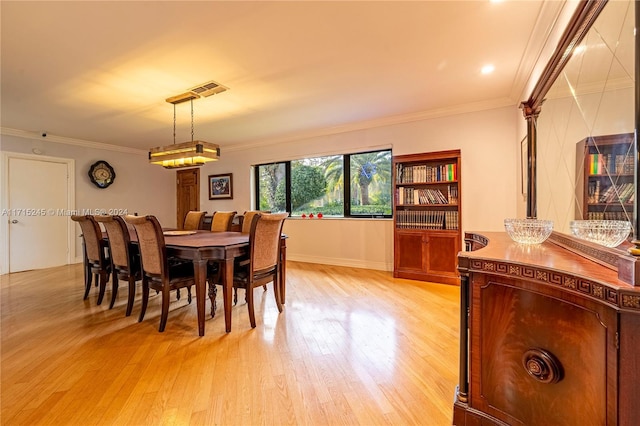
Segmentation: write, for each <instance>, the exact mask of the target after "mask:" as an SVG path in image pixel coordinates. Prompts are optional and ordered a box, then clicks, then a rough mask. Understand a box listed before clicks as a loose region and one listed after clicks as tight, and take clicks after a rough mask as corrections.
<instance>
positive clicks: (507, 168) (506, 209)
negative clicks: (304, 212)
mask: <svg viewBox="0 0 640 426" xmlns="http://www.w3.org/2000/svg"><path fill="white" fill-rule="evenodd" d="M514 114H519V115H514ZM514 117H521V113H520V111H519V110H518V109H517V107H515V106H513V107H506V108H499V109H493V110H487V111H480V112H475V113H465V114H458V115H452V116H448V117H440V118H433V119H428V120H421V121H415V122H409V123H403V124H396V125H389V126H383V127H375V128H369V129H365V130H358V131H352V132H345V133H339V134H334V135H329V136H322V137H316V138H310V139H305V140H297V141H291V142H286V143H280V144H272V145H268V146H256V147H253V148H250V149H246V148H245V149H241V150H240V149H236V150H231V149H229V150H227V149H225V147H224V146H223V147H222V155H221V160H220V161H218V162H215V163H209V164H207V165H205V166H204V167H203V168H202V169H201V172H200V173H201V178H202V184H201V188H200V189H201V193H200V200H201V210H206V211H208V212H209V213H211V212H214V211H216V210H236V211H238V212H239V213H241V212H243V211H245V210H248V209H250V208H251V198H252V189H251V188H252V183H251V182H252V174H251V166H252V165H254V164H262V163H266V162H269V161H283V160H291V159H296V158H302V157H308V156H317V155H318V156H319V155H326V154H336V153H349V152H359V151H367V150H372V149H382V148H389V147H390V148H392V150H393V154H394V155H401V154H411V153H419V152H431V151H443V150H450V149H460V150H461V153H462V170H461V178H462V187H461V191H462V198H461V202H462V225H463V231H464V230H475V231H501V230H503V229H504V228H503V219H504V218H506V217H516V214H517V210H518V207H517V206H518V202H519V200H518V197H521V196H520V180H519V175H518V173H519V166H518V163H519V158H520V154H519V142H520V139H519V137H518V133H519V132H518V129H517V128H518V119H517V118H514ZM0 148H1V149H0V150H3V151H13V152H20V153H31V152H32V149H33V148H38V149H40V150H42V151H43V154H44V155H48V156H54V157H63V158H72V159H74V160H75V161H76V165H75V167H76V205H77V208H78V209H84V208H87V209H96V208H101V209H110V208H120V209H127V210H128V211H129V212H130V213H134V212H137V213H138V214H141V215H143V214H154V215H156V216H157V217H158V219H159V220H160V222H161V223H162V224H163V225H165V226H174V225H175V208H176V200H175V197H176V193H175V191H176V189H175V187H176V185H175V172H174V171H169V170H165V169H162V168H160V167H158V166H151V165H149V164H148V163H147V158H146V155H145V154H144V153H142V152H137V151H136V152H135V153H130V152H118V151H112V150H107V149H98V148H93V147H84V146H76V145H68V144H64V143H56V142H47V141H44V142H43V141H42V140H37V139H28V138H21V137H15V136H3V137H2V146H1V147H0ZM97 160H106V161H108V162H109V163H110V164H111V165H112V166H113V167H114V169H115V171H116V175H117V176H116V180H115V182H114V183H113V185H111V186H110V187H109V188H107V189H98V188H97V187H95V186H94V185H93V184H92V183H91V182H90V181H89V178H88V176H87V171H88V169H89V166H90V165H91V164H92V163H94V162H95V161H97ZM220 173H233V199H231V200H209V197H208V180H207V176H208V175H210V174H220ZM284 232H285V233H286V234H287V235H288V236H289V240H288V243H287V246H288V251H287V255H288V258H289V259H291V260H299V261H305V262H314V263H326V264H334V265H350V266H356V267H363V268H371V269H380V270H392V269H393V221H392V220H390V219H389V220H372V219H326V218H325V219H313V220H311V219H289V220H287V221H286V222H285V227H284ZM79 247H80V242H79V241H78V253H80V249H79Z"/></svg>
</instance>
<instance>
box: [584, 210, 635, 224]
mask: <svg viewBox="0 0 640 426" xmlns="http://www.w3.org/2000/svg"><path fill="white" fill-rule="evenodd" d="M587 220H622V221H624V220H626V221H629V222H631V218H630V217H629V215H628V213H626V212H588V213H587Z"/></svg>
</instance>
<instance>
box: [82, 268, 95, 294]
mask: <svg viewBox="0 0 640 426" xmlns="http://www.w3.org/2000/svg"><path fill="white" fill-rule="evenodd" d="M85 274H86V278H85V283H84V298H83V300H87V297H89V290H91V278H92V277H93V274H92V273H91V271H85Z"/></svg>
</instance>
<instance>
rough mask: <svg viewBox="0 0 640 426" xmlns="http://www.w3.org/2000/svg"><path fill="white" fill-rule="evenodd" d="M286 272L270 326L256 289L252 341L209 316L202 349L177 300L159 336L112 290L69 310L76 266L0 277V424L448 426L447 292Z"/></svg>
mask: <svg viewBox="0 0 640 426" xmlns="http://www.w3.org/2000/svg"><path fill="white" fill-rule="evenodd" d="M287 265H288V266H287V303H286V305H285V308H284V311H283V313H282V314H280V315H278V311H277V308H276V306H275V301H274V300H273V288H272V287H271V285H269V286H268V291H267V292H266V293H264V292H263V291H262V290H261V289H256V290H255V291H256V321H257V323H258V326H257V327H256V328H255V329H251V327H250V325H249V318H248V314H247V308H246V305H245V304H244V301H242V302H239V303H238V306H235V307H234V308H233V329H232V331H231V333H225V332H224V315H223V312H222V307H221V303H218V312H217V314H216V317H215V318H213V319H212V318H210V317H207V322H206V335H205V336H204V337H202V338H200V337H198V330H197V320H196V307H195V300H194V301H193V302H192V304H191V305H187V301H186V299H187V298H186V294H184V293H186V292H183V297H182V298H181V300H180V301H174V302H172V304H171V307H170V312H169V320H168V323H167V328H166V331H165V332H164V333H159V332H158V323H159V315H160V298H159V296H156V295H153V296H152V297H151V298H150V300H149V308H148V310H147V314H146V316H145V320H144V321H143V322H142V323H138V322H137V318H138V313H139V310H140V293H141V292H140V289H138V293H137V295H136V304H135V306H134V312H133V314H132V315H131V316H130V317H125V315H124V313H125V309H126V292H127V287H126V284H124V285H122V286H121V287H120V291H119V293H118V300H117V302H116V305H115V306H114V308H113V309H112V310H109V309H108V307H109V303H108V302H103V304H102V305H101V306H96V299H97V289H96V288H95V287H94V288H92V290H91V293H90V296H89V298H88V300H86V301H83V300H82V295H83V277H82V267H81V265H71V266H63V267H57V268H52V269H47V270H41V271H29V272H21V273H16V274H9V275H3V276H1V277H0V280H1V302H2V304H1V307H2V313H1V315H2V322H1V333H2V342H1V345H2V346H1V350H2V363H1V374H2V376H1V381H2V388H1V395H0V396H1V400H2V403H1V404H2V414H1V418H0V420H1V424H3V425H42V424H47V425H93V424H96V425H147V424H152V425H157V424H176V425H185V424H193V425H213V424H216V425H220V424H236V425H253V424H270V425H282V424H310V425H336V424H349V425H351V424H354V425H355V424H361V425H371V424H394V425H408V424H419V425H450V424H451V419H452V403H453V393H454V388H455V386H456V384H457V377H458V327H459V326H458V323H459V317H458V313H459V300H458V297H459V288H458V287H457V286H449V285H442V284H432V283H424V282H418V281H410V280H401V279H394V278H393V277H392V275H391V273H390V272H382V271H371V270H363V269H355V268H345V267H334V266H325V265H314V264H306V263H297V262H288V264H287ZM138 285H139V284H138ZM107 293H108V294H107V297H105V300H107V299H109V297H110V290H107ZM194 293H195V291H194ZM152 294H153V292H152ZM220 294H221V292H220ZM173 298H174V299H175V296H173ZM239 299H241V300H243V299H244V293H242V292H240V294H239ZM208 303H209V302H208V301H207V312H208V309H209V308H208V306H209V305H208Z"/></svg>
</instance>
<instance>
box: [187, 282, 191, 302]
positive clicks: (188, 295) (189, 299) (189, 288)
mask: <svg viewBox="0 0 640 426" xmlns="http://www.w3.org/2000/svg"><path fill="white" fill-rule="evenodd" d="M187 302H189V304H191V286H189V287H187Z"/></svg>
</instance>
